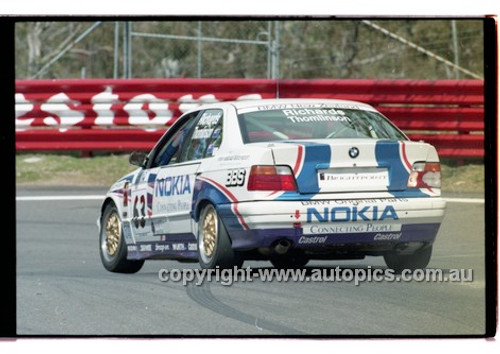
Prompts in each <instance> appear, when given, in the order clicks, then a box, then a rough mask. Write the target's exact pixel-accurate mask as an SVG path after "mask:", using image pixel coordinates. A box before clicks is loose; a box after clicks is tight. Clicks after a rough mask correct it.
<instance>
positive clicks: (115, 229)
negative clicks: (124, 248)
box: [106, 212, 121, 256]
mask: <svg viewBox="0 0 500 354" xmlns="http://www.w3.org/2000/svg"><path fill="white" fill-rule="evenodd" d="M120 238H121V226H120V218H118V215H117V214H116V212H113V213H111V214H110V215H109V217H108V220H107V221H106V251H107V252H108V254H109V255H110V256H114V255H115V254H116V252H118V248H119V247H120Z"/></svg>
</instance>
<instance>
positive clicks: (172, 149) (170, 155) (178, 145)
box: [151, 112, 199, 167]
mask: <svg viewBox="0 0 500 354" xmlns="http://www.w3.org/2000/svg"><path fill="white" fill-rule="evenodd" d="M198 114H199V112H194V113H192V114H190V117H187V118H185V119H186V121H185V122H184V123H183V124H182V125H181V126H180V127H179V128H178V129H177V131H176V132H174V134H173V135H172V136H171V137H170V138H169V139H168V140H167V141H166V142H165V144H163V146H161V147H160V148H159V150H158V152H157V153H156V155H155V157H154V161H153V163H152V166H151V167H157V166H165V165H170V164H173V163H177V162H179V157H180V154H181V151H182V147H183V145H184V143H185V142H186V141H187V136H188V135H189V132H190V130H191V128H192V127H193V125H194V124H195V123H196V121H197V119H196V116H197V115H198Z"/></svg>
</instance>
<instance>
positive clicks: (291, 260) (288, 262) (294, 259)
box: [270, 253, 309, 269]
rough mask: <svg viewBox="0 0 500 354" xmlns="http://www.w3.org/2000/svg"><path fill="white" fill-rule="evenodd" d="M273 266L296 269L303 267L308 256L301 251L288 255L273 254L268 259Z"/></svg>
mask: <svg viewBox="0 0 500 354" xmlns="http://www.w3.org/2000/svg"><path fill="white" fill-rule="evenodd" d="M270 261H271V264H272V265H273V266H274V268H278V269H298V268H302V267H304V266H305V265H306V264H307V263H308V262H309V258H307V257H306V256H305V255H303V254H301V253H294V254H289V255H282V256H281V255H280V256H274V257H271V259H270Z"/></svg>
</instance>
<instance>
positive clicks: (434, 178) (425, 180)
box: [408, 162, 441, 188]
mask: <svg viewBox="0 0 500 354" xmlns="http://www.w3.org/2000/svg"><path fill="white" fill-rule="evenodd" d="M408 187H411V188H441V164H440V163H439V162H415V163H414V164H413V167H412V169H411V173H410V177H409V178H408Z"/></svg>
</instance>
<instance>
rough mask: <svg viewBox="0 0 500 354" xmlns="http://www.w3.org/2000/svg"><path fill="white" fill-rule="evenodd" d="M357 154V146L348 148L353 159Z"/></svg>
mask: <svg viewBox="0 0 500 354" xmlns="http://www.w3.org/2000/svg"><path fill="white" fill-rule="evenodd" d="M358 155H359V149H358V148H357V147H352V148H350V149H349V156H350V157H351V158H353V159H355V158H356V157H358Z"/></svg>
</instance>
